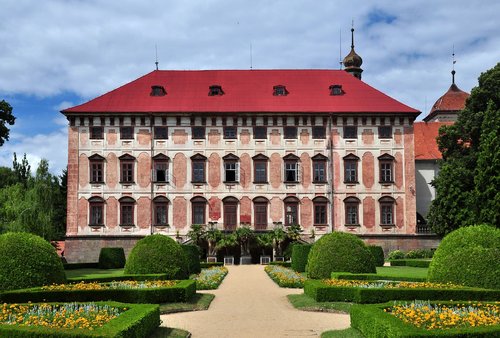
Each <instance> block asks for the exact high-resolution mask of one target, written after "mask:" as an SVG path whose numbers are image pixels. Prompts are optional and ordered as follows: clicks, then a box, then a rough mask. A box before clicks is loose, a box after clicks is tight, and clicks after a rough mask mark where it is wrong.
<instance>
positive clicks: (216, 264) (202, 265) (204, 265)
mask: <svg viewBox="0 0 500 338" xmlns="http://www.w3.org/2000/svg"><path fill="white" fill-rule="evenodd" d="M213 266H224V263H223V262H210V263H208V262H200V269H208V268H211V267H213Z"/></svg>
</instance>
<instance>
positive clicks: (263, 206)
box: [254, 203, 267, 230]
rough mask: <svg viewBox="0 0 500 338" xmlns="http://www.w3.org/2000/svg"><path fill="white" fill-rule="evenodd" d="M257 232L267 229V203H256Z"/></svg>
mask: <svg viewBox="0 0 500 338" xmlns="http://www.w3.org/2000/svg"><path fill="white" fill-rule="evenodd" d="M254 211H255V217H254V218H255V230H266V229H267V203H255V204H254Z"/></svg>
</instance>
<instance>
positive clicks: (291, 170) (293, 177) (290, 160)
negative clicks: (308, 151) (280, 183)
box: [283, 154, 300, 183]
mask: <svg viewBox="0 0 500 338" xmlns="http://www.w3.org/2000/svg"><path fill="white" fill-rule="evenodd" d="M299 160H300V158H299V157H298V156H296V155H294V154H288V155H286V156H285V157H283V161H284V165H285V167H284V169H285V172H284V178H285V182H289V183H297V182H299V180H300V172H299V170H300V168H299Z"/></svg>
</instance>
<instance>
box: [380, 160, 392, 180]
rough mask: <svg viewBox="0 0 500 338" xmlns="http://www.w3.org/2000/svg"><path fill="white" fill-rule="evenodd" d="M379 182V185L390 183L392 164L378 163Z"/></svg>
mask: <svg viewBox="0 0 500 338" xmlns="http://www.w3.org/2000/svg"><path fill="white" fill-rule="evenodd" d="M380 182H381V183H392V182H393V180H392V162H391V161H383V162H380Z"/></svg>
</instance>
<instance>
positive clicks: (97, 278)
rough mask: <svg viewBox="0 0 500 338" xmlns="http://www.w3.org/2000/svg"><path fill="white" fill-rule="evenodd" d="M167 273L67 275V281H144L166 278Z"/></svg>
mask: <svg viewBox="0 0 500 338" xmlns="http://www.w3.org/2000/svg"><path fill="white" fill-rule="evenodd" d="M166 279H168V278H167V274H166V273H152V274H141V275H134V274H127V275H114V276H113V275H111V276H110V275H104V276H99V275H97V276H96V275H94V276H91V277H69V278H67V280H68V283H79V282H85V283H91V282H96V283H109V282H115V281H130V280H135V281H145V280H166Z"/></svg>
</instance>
